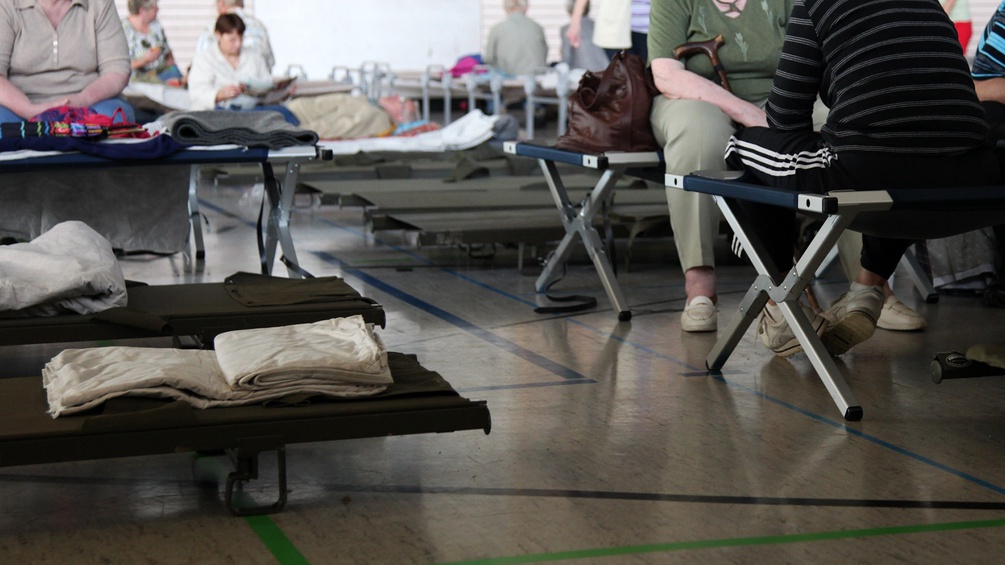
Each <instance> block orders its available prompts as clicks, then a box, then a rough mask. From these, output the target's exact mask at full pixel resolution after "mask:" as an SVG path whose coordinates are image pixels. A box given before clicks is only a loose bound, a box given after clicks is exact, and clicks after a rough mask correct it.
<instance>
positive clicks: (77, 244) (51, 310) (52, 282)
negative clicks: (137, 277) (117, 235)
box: [0, 221, 127, 316]
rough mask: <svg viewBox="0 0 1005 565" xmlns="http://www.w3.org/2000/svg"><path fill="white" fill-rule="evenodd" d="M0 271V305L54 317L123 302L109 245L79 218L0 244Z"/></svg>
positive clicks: (118, 272)
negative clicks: (30, 237)
mask: <svg viewBox="0 0 1005 565" xmlns="http://www.w3.org/2000/svg"><path fill="white" fill-rule="evenodd" d="M0 274H2V276H0V310H20V311H23V313H24V314H26V315H30V316H54V315H56V314H60V313H64V312H67V311H69V312H76V313H78V314H92V313H95V312H100V311H102V310H105V309H107V308H111V307H113V306H125V305H126V300H127V295H126V281H125V279H124V278H123V276H122V269H121V267H120V266H119V262H118V260H117V259H116V258H115V253H114V252H113V251H112V244H111V243H109V242H108V240H107V239H105V238H104V237H102V236H101V234H99V233H98V232H96V231H94V230H93V229H91V228H90V227H89V226H88V225H87V224H85V223H83V222H78V221H68V222H62V223H59V224H56V225H55V226H53V227H52V228H51V229H49V231H47V232H45V233H43V234H42V235H40V236H38V237H36V238H35V239H33V240H32V241H30V242H27V243H15V244H13V245H3V246H0Z"/></svg>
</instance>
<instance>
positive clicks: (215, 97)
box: [188, 14, 300, 125]
mask: <svg viewBox="0 0 1005 565" xmlns="http://www.w3.org/2000/svg"><path fill="white" fill-rule="evenodd" d="M215 29H216V32H215V33H216V44H215V45H212V46H210V48H209V49H207V50H206V51H202V52H200V53H196V55H195V58H194V59H193V60H192V69H191V70H190V71H189V73H188V92H189V98H190V99H191V101H192V106H191V108H192V110H212V109H214V108H217V109H229V110H274V111H277V112H279V113H281V114H283V117H284V118H286V121H288V122H290V123H291V124H293V125H299V123H300V122H299V121H298V120H297V118H296V117H295V116H294V115H293V114H292V113H291V112H290V111H289V110H287V109H286V108H284V107H283V106H279V105H272V106H263V105H260V104H259V100H258V99H257V98H255V97H252V96H249V95H247V94H245V91H246V90H249V86H257V85H271V84H272V74H271V73H270V72H269V69H268V66H267V65H266V64H265V60H264V59H263V58H262V57H261V56H260V55H259V54H258V53H255V52H252V51H247V50H244V49H242V48H241V47H242V41H243V37H244V29H245V28H244V21H243V20H241V18H240V17H239V16H237V15H236V14H223V15H222V16H220V17H219V18H217V20H216V28H215Z"/></svg>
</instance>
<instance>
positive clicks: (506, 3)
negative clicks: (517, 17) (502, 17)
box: [503, 0, 527, 13]
mask: <svg viewBox="0 0 1005 565" xmlns="http://www.w3.org/2000/svg"><path fill="white" fill-rule="evenodd" d="M503 9H504V10H506V12H507V13H509V12H514V11H516V10H526V9H527V0H503Z"/></svg>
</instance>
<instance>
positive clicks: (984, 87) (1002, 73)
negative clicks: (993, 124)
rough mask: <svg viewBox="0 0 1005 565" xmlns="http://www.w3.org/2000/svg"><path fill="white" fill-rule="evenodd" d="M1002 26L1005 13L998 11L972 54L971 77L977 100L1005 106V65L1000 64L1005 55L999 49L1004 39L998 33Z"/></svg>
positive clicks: (1004, 22) (1004, 24) (1004, 21)
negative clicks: (999, 103)
mask: <svg viewBox="0 0 1005 565" xmlns="http://www.w3.org/2000/svg"><path fill="white" fill-rule="evenodd" d="M1003 26H1005V12H1003V11H1002V10H1001V9H999V10H998V11H997V12H995V13H994V15H992V16H991V20H990V21H988V23H987V26H985V28H984V35H983V38H982V40H981V42H980V43H979V44H978V46H977V52H976V53H975V54H974V63H973V67H972V71H971V75H972V76H973V78H974V90H976V91H977V98H979V99H980V100H987V101H990V102H1001V103H1003V104H1005V65H1003V64H1002V60H1003V57H1005V53H1003V52H1002V51H1001V47H1000V46H1001V45H1003V44H1005V43H1003V41H1005V37H1002V35H1000V33H999V31H1000V30H1002V29H1003Z"/></svg>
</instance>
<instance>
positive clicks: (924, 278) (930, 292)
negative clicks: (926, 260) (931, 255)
mask: <svg viewBox="0 0 1005 565" xmlns="http://www.w3.org/2000/svg"><path fill="white" fill-rule="evenodd" d="M900 266H901V267H904V270H906V271H907V276H908V277H909V278H910V279H911V282H912V283H913V284H914V288H916V289H918V293H919V294H921V295H922V296H924V297H925V302H927V303H929V304H935V303H936V302H938V301H939V293H938V292H937V291H936V290H935V287H934V286H932V279H930V278H928V275H927V274H926V273H925V270H924V269H923V268H921V263H919V262H918V258H917V257H916V256H915V255H914V251H912V250H910V249H908V250H907V252H906V253H904V256H903V257H901V258H900Z"/></svg>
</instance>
